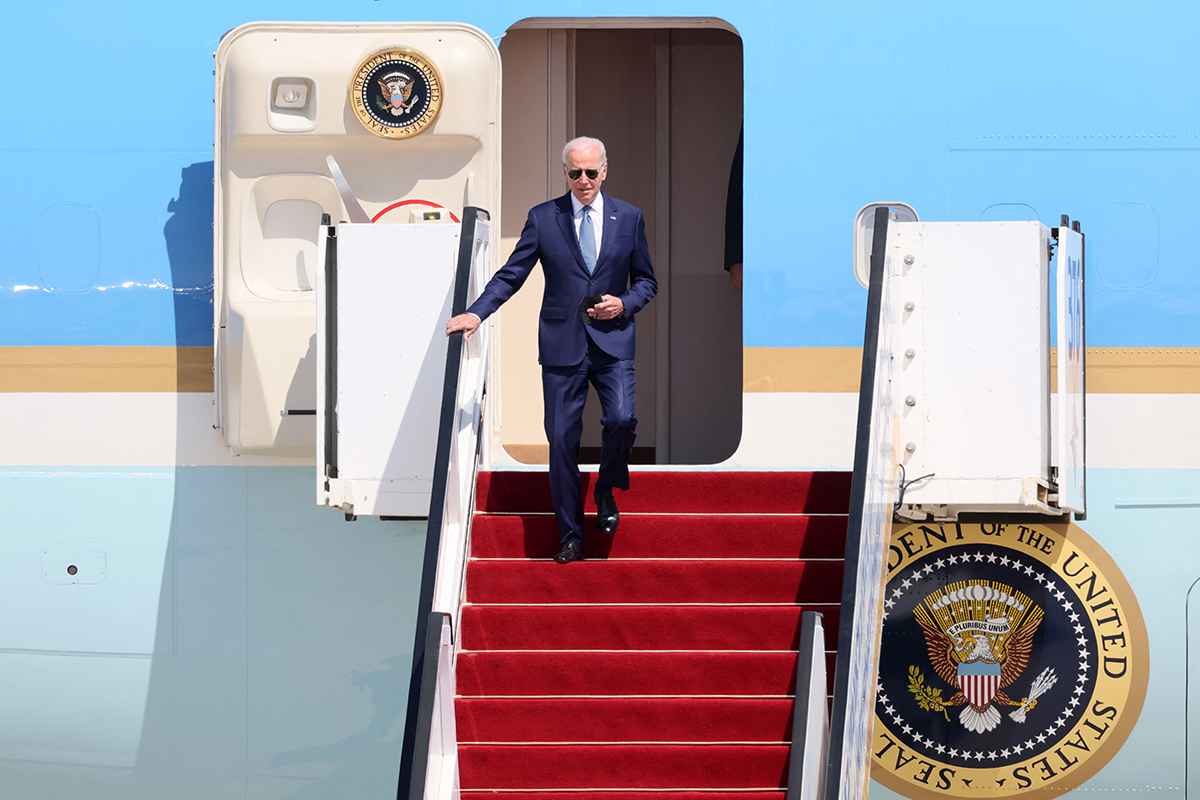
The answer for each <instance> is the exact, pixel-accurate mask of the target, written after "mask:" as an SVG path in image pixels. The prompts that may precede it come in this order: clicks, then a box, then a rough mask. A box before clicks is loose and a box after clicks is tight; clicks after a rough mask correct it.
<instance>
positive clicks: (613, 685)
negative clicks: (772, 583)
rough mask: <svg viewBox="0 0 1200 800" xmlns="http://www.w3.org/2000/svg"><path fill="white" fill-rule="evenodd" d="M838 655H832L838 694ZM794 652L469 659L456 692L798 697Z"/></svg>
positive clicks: (461, 665) (464, 658) (462, 660)
mask: <svg viewBox="0 0 1200 800" xmlns="http://www.w3.org/2000/svg"><path fill="white" fill-rule="evenodd" d="M835 660H836V655H835V654H834V653H829V654H828V655H827V656H826V664H825V671H826V675H827V676H828V679H829V691H830V692H832V691H833V667H834V661H835ZM796 662H797V656H796V654H795V653H657V652H638V651H634V652H624V653H590V652H589V653H556V652H534V653H487V652H485V653H470V652H463V653H460V654H459V656H458V678H457V684H456V689H455V691H456V692H457V693H458V694H459V695H460V696H463V697H469V696H479V695H487V696H538V695H543V696H545V695H549V696H556V695H557V696H570V695H679V694H691V695H774V696H783V695H792V694H794V689H795V686H796Z"/></svg>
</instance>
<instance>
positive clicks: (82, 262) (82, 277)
mask: <svg viewBox="0 0 1200 800" xmlns="http://www.w3.org/2000/svg"><path fill="white" fill-rule="evenodd" d="M38 271H39V274H40V275H41V278H42V282H43V283H44V284H46V286H48V287H49V288H51V289H56V290H60V291H68V292H71V291H74V292H82V291H87V289H88V288H89V287H90V286H91V285H92V284H94V283H95V282H96V278H98V277H99V276H100V218H99V217H98V216H96V212H95V211H94V210H93V209H92V207H91V206H85V205H83V204H80V203H70V204H62V205H56V206H51V207H50V208H47V209H46V210H45V211H43V212H42V218H41V220H40V221H39V225H38Z"/></svg>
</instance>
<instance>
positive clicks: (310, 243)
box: [263, 200, 321, 292]
mask: <svg viewBox="0 0 1200 800" xmlns="http://www.w3.org/2000/svg"><path fill="white" fill-rule="evenodd" d="M320 224H321V206H319V205H317V204H316V203H314V202H312V201H311V200H276V201H275V202H274V203H271V205H270V206H268V207H267V213H266V215H265V217H264V219H263V261H264V264H265V267H266V268H265V270H264V274H265V275H266V278H267V283H269V284H270V285H271V287H272V288H273V289H280V290H282V291H292V292H309V291H312V288H313V285H314V283H315V282H316V275H317V229H318V227H319V226H320Z"/></svg>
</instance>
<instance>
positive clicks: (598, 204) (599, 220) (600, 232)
mask: <svg viewBox="0 0 1200 800" xmlns="http://www.w3.org/2000/svg"><path fill="white" fill-rule="evenodd" d="M571 208H573V209H574V210H575V213H574V215H573V219H574V222H575V241H576V242H578V241H580V238H579V226H580V225H582V224H583V203H581V202H579V198H578V197H576V196H575V193H574V192H571ZM590 216H591V218H592V229H593V230H594V231H595V232H596V260H597V261H599V260H600V243H601V242H603V241H604V192H597V193H596V199H595V200H593V201H592V213H591V215H590Z"/></svg>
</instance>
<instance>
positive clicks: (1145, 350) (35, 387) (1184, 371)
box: [0, 347, 1200, 394]
mask: <svg viewBox="0 0 1200 800" xmlns="http://www.w3.org/2000/svg"><path fill="white" fill-rule="evenodd" d="M1056 361H1057V359H1056V358H1055V354H1054V353H1052V354H1051V359H1050V363H1051V372H1052V375H1051V381H1052V384H1051V385H1053V380H1054V375H1053V372H1054V369H1055V367H1054V365H1055V362H1056ZM212 367H213V349H212V348H211V347H0V392H211V391H212V390H213V372H212ZM861 368H862V349H861V348H858V347H746V348H743V349H742V391H743V392H747V393H761V392H811V393H828V392H849V393H853V392H857V391H858V384H859V371H860V369H861ZM1087 390H1088V393H1089V394H1200V348H1178V347H1089V348H1088V351H1087Z"/></svg>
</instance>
